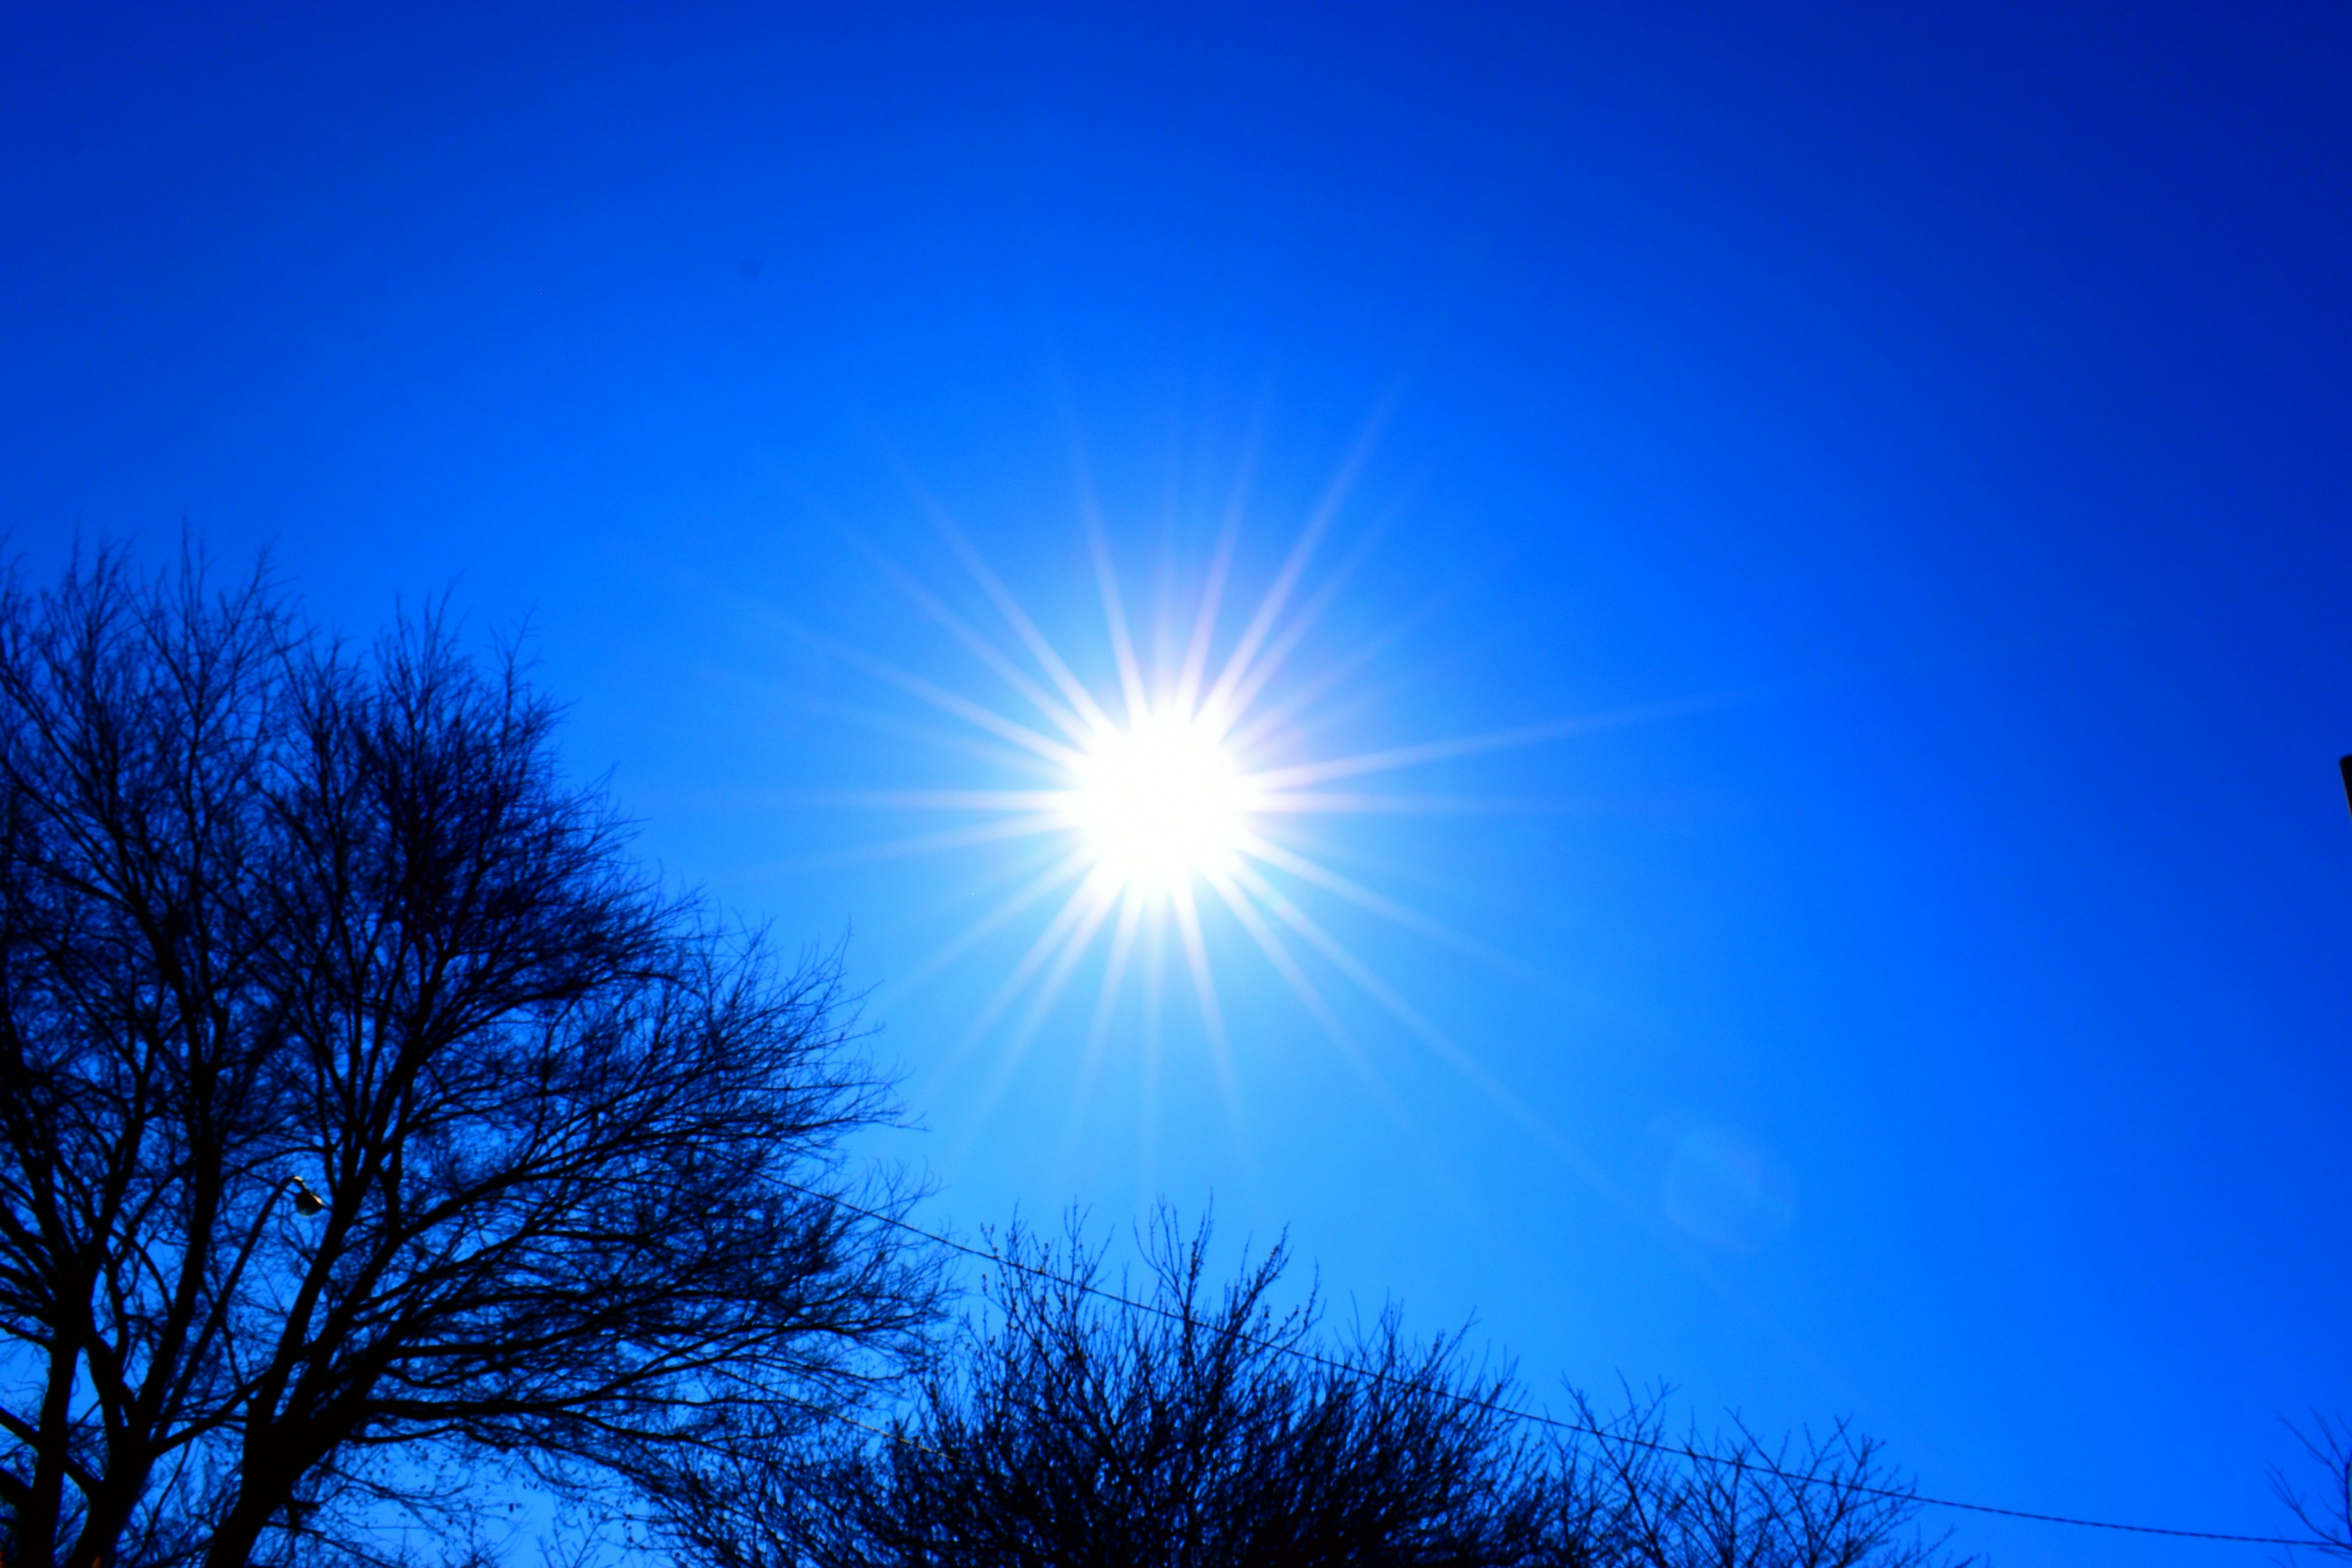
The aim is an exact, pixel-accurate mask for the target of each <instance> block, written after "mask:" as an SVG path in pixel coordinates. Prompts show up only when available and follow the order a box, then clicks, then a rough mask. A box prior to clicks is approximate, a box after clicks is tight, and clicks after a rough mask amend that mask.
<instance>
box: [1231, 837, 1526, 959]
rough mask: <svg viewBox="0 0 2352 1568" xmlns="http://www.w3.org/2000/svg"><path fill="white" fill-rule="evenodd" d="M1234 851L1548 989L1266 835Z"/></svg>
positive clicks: (1479, 946)
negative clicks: (1277, 868) (1238, 851)
mask: <svg viewBox="0 0 2352 1568" xmlns="http://www.w3.org/2000/svg"><path fill="white" fill-rule="evenodd" d="M1236 847H1238V848H1239V849H1240V850H1241V852H1242V853H1243V854H1244V855H1247V856H1250V857H1252V858H1255V859H1259V860H1263V861H1265V863H1266V864H1268V865H1271V866H1276V867H1279V868H1282V869H1283V870H1285V871H1287V872H1289V873H1290V874H1291V875H1293V876H1295V877H1297V878H1298V879H1301V880H1302V881H1307V882H1312V883H1313V884H1314V885H1315V886H1317V887H1318V888H1321V889H1323V890H1324V891H1326V892H1329V893H1337V894H1338V895H1339V897H1341V898H1343V899H1345V900H1348V901H1349V903H1352V904H1354V905H1356V906H1357V907H1358V908H1360V909H1363V910H1370V912H1371V913H1373V914H1376V915H1378V916H1380V917H1381V919H1382V920H1386V921H1392V922H1394V923H1395V924H1397V925H1400V926H1402V927H1403V928H1404V929H1405V930H1407V931H1412V932H1413V933H1414V934H1416V935H1419V936H1424V937H1427V938H1429V939H1430V940H1431V941H1432V942H1441V943H1443V944H1444V945H1445V946H1447V947H1450V948H1452V949H1453V950H1454V952H1459V953H1461V954H1463V955H1464V956H1465V957H1468V958H1475V959H1476V960H1477V961H1478V962H1479V963H1484V964H1486V965H1487V966H1488V967H1489V968H1492V969H1495V970H1497V971H1499V972H1500V973H1505V974H1508V975H1510V976H1512V977H1513V978H1514V979H1518V980H1531V981H1534V982H1536V983H1537V984H1541V985H1545V986H1547V987H1549V985H1550V983H1551V982H1550V977H1549V975H1546V974H1545V973H1543V972H1542V971H1541V970H1539V969H1538V968H1536V967H1535V966H1534V965H1533V964H1530V963H1522V962H1521V961H1519V960H1518V959H1516V958H1513V957H1512V956H1511V955H1510V954H1509V953H1507V952H1503V951H1501V950H1500V949H1498V948H1494V947H1489V946H1488V945H1487V944H1486V943H1485V942H1480V941H1478V940H1477V939H1476V938H1475V937H1470V936H1465V935H1464V934H1463V933H1462V932H1460V931H1455V930H1454V928H1453V927H1452V926H1449V925H1447V924H1446V923H1445V922H1444V921H1438V920H1433V919H1432V918H1430V917H1429V916H1427V915H1425V914H1423V913H1422V912H1421V911H1420V910H1416V909H1414V908H1413V907H1412V905H1410V904H1408V903H1405V902H1403V901H1402V900H1397V899H1391V898H1390V897H1389V896H1388V895H1386V894H1385V893H1381V892H1377V891H1375V890H1374V889H1370V888H1367V887H1365V886H1364V885H1363V884H1362V883H1361V882H1359V881H1357V880H1355V879H1353V878H1349V877H1343V876H1341V875H1340V874H1339V872H1337V871H1334V870H1332V869H1331V868H1329V867H1328V866H1326V865H1324V864H1322V863H1321V862H1320V861H1318V860H1316V859H1314V858H1310V857H1308V856H1306V855H1302V854H1300V853H1299V852H1298V851H1297V850H1296V849H1293V848H1291V847H1288V846H1286V845H1283V844H1277V843H1276V842H1275V841H1274V840H1273V839H1271V838H1268V837H1265V835H1264V834H1253V835H1250V836H1249V837H1247V838H1246V839H1244V840H1243V841H1241V842H1240V843H1239V844H1238V845H1237V846H1236Z"/></svg>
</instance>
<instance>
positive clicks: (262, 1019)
mask: <svg viewBox="0 0 2352 1568" xmlns="http://www.w3.org/2000/svg"><path fill="white" fill-rule="evenodd" d="M554 719H555V711H554V709H553V708H552V706H551V704H550V703H549V701H548V700H546V699H545V698H543V697H542V696H541V695H539V694H538V693H537V692H535V691H534V690H533V689H531V687H530V684H529V682H528V681H527V680H526V679H525V678H524V675H523V672H522V670H521V669H520V668H519V667H518V665H517V663H516V662H515V660H514V659H513V658H512V657H510V656H509V657H506V658H502V659H500V660H499V661H497V662H494V663H493V664H491V665H489V666H487V667H484V666H480V665H477V664H475V663H473V662H470V661H469V660H467V658H464V657H462V656H461V654H460V653H459V652H458V650H457V648H456V647H455V646H454V645H453V642H452V639H451V637H450V636H449V635H448V634H447V632H446V629H445V628H444V627H443V626H442V625H441V624H439V623H438V622H437V621H436V620H435V619H433V618H432V617H427V618H426V619H425V620H424V621H423V622H421V623H416V624H411V625H406V626H402V627H401V628H400V629H398V630H396V631H394V632H393V633H392V634H390V635H389V636H387V637H385V638H383V640H382V641H381V642H379V643H378V644H376V645H375V646H374V647H373V649H371V650H367V651H364V652H359V653H354V652H353V651H352V650H350V649H348V648H344V647H340V646H337V645H334V644H332V643H329V642H325V641H322V640H321V639H320V638H319V637H317V636H316V635H315V634H313V633H312V632H310V630H309V629H308V628H307V627H305V626H303V625H302V624H301V623H300V622H299V618H298V617H297V616H295V615H294V613H293V612H292V611H291V610H290V608H289V605H287V603H286V601H285V600H284V598H283V597H282V596H281V595H279V594H278V593H277V592H276V591H274V590H273V589H272V587H271V586H270V584H268V581H267V580H266V578H265V577H263V576H262V575H260V574H257V575H256V576H255V577H253V578H252V579H250V580H248V581H247V582H245V583H243V584H241V585H239V586H236V588H234V589H232V590H231V591H228V592H226V593H215V592H213V591H212V590H211V589H210V588H208V586H207V584H206V582H205V574H204V573H203V572H202V570H201V569H200V568H199V567H197V566H194V565H191V564H187V563H183V565H182V567H181V569H180V570H179V571H178V572H177V573H176V574H163V575H158V576H154V577H145V576H142V575H141V574H138V573H137V572H135V571H134V570H133V569H132V568H131V565H130V564H129V563H127V562H126V561H125V560H124V559H123V558H122V557H121V555H119V554H103V555H101V556H100V558H99V559H98V560H97V561H95V562H94V563H85V564H81V565H78V566H77V567H76V568H75V569H74V570H72V571H71V572H69V573H68V574H67V576H66V577H65V579H64V580H63V582H62V583H61V584H60V585H58V587H57V588H56V589H55V590H53V591H50V592H47V593H39V594H36V593H32V592H29V591H27V590H26V588H25V587H24V586H23V585H22V584H21V583H20V582H17V581H15V580H12V581H11V582H10V583H9V584H7V585H6V587H5V591H4V592H0V1515H5V1523H6V1529H7V1537H6V1546H5V1550H6V1561H7V1562H8V1563H9V1564H10V1565H11V1568H50V1565H51V1564H53V1563H59V1562H63V1563H69V1564H71V1565H72V1568H98V1565H100V1564H112V1563H158V1564H160V1563H174V1562H180V1561H194V1560H195V1559H197V1558H201V1559H202V1560H203V1561H204V1562H205V1563H208V1564H212V1565H215V1568H230V1565H234V1564H241V1563H247V1562H251V1561H255V1560H257V1558H261V1559H278V1558H284V1557H287V1556H289V1554H310V1555H316V1554H318V1553H320V1552H329V1553H331V1552H334V1551H337V1550H350V1551H364V1550H366V1549H367V1548H366V1542H367V1538H368V1531H369V1530H370V1528H371V1526H372V1525H373V1524H381V1523H383V1522H384V1521H386V1520H388V1519H392V1518H395V1517H397V1516H399V1515H400V1514H402V1513H403V1512H405V1513H408V1514H410V1515H413V1516H415V1517H417V1518H421V1519H425V1520H426V1521H438V1522H440V1523H442V1524H445V1525H447V1526H449V1527H451V1528H456V1527H457V1526H458V1525H460V1524H462V1522H463V1521H464V1519H465V1518H466V1516H467V1515H468V1514H469V1513H470V1512H472V1511H474V1510H477V1509H478V1506H479V1505H480V1504H481V1502H482V1501H483V1500H484V1495H485V1494H484V1489H482V1487H481V1486H480V1485H479V1484H478V1480H477V1479H475V1478H473V1477H472V1476H471V1475H469V1473H468V1469H467V1467H470V1466H474V1465H476V1464H478V1463H479V1462H481V1461H485V1460H488V1461H491V1462H495V1463H498V1464H501V1465H504V1466H507V1467H509V1468H512V1469H517V1470H521V1471H527V1472H528V1473H529V1474H530V1475H531V1476H533V1477H535V1478H536V1479H537V1480H538V1481H540V1482H541V1483H542V1484H544V1485H547V1486H549V1487H551V1488H554V1489H557V1490H559V1491H564V1490H570V1491H573V1492H586V1491H590V1490H593V1489H598V1488H607V1487H612V1486H621V1487H630V1486H635V1485H637V1484H639V1483H640V1482H642V1481H643V1480H644V1479H646V1478H647V1477H650V1476H657V1475H665V1474H667V1473H669V1472H670V1471H672V1470H673V1469H675V1468H676V1464H677V1461H676V1459H675V1458H674V1456H675V1454H676V1453H677V1451H678V1450H680V1449H690V1448H692V1447H696V1446H697V1445H698V1444H702V1443H706V1442H709V1441H711V1440H713V1438H714V1436H716V1435H719V1434H721V1433H724V1432H725V1431H727V1430H729V1429H730V1428H731V1427H732V1426H735V1425H738V1424H739V1422H738V1419H737V1414H738V1413H739V1412H742V1411H745V1410H749V1409H754V1408H768V1407H772V1406H774V1405H777V1404H778V1402H780V1401H782V1402H784V1403H785V1405H786V1406H787V1407H791V1408H804V1407H806V1408H816V1409H825V1410H835V1409H840V1408H844V1407H845V1406H846V1405H849V1404H852V1403H855V1402H856V1400H857V1399H858V1398H859V1397H860V1394H861V1391H863V1390H865V1389H866V1388H868V1387H870V1386H872V1385H874V1384H876V1383H877V1381H878V1380H884V1379H887V1378H888V1377H889V1376H891V1375H893V1373H895V1371H896V1370H897V1369H898V1367H900V1366H901V1365H902V1364H903V1363H904V1360H905V1358H906V1357H907V1356H908V1355H910V1354H912V1353H913V1352H915V1351H916V1350H917V1348H918V1341H919V1333H920V1331H921V1330H922V1328H923V1326H924V1324H925V1322H926V1321H927V1320H928V1317H929V1312H930V1310H931V1305H932V1300H933V1293H932V1282H931V1279H930V1276H929V1273H928V1271H927V1268H926V1266H925V1265H924V1264H923V1263H922V1261H921V1260H920V1258H916V1257H913V1256H911V1255H909V1254H908V1253H907V1252H905V1251H904V1250H903V1248H901V1247H899V1246H898V1244H897V1242H896V1240H895V1239H894V1235H895V1233H893V1232H892V1231H891V1230H890V1229H889V1228H888V1227H887V1226H883V1225H881V1224H879V1223H877V1222H876V1221H873V1220H868V1219H864V1218H860V1217H859V1216H858V1214H857V1212H856V1211H854V1210H851V1209H848V1208H845V1207H842V1206H839V1205H836V1204H835V1203H834V1202H832V1201H829V1200H830V1198H831V1197H832V1196H834V1195H838V1194H853V1193H854V1194H856V1196H857V1198H858V1206H859V1208H860V1209H862V1210H866V1211H868V1212H873V1213H884V1214H887V1213H889V1212H892V1211H893V1208H894V1205H896V1204H897V1203H898V1202H899V1201H901V1200H900V1198H899V1197H898V1196H896V1195H894V1194H893V1192H892V1191H891V1190H889V1189H888V1188H887V1185H883V1184H877V1182H876V1180H875V1179H873V1178H859V1177H857V1176H856V1174H855V1173H854V1172H853V1171H852V1169H851V1167H850V1166H849V1165H848V1163H846V1160H845V1156H844V1154H843V1153H842V1151H841V1148H840V1141H841V1139H842V1138H843V1137H844V1135H845V1134H846V1133H848V1132H850V1131H854V1130H856V1129H857V1128H860V1127H863V1126H866V1125H869V1124H871V1123H873V1122H875V1121H877V1120H878V1119H881V1118H883V1117H884V1116H886V1114H887V1110H888V1107H887V1100H886V1097H885V1092H884V1086H883V1085H881V1084H880V1083H879V1082H878V1081H877V1079H875V1077H874V1076H873V1075H872V1073H871V1072H870V1070H869V1069H868V1068H866V1066H865V1065H864V1063H863V1059H862V1058H861V1057H860V1056H859V1055H858V1054H857V1053H856V1050H855V1049H854V1048H853V1044H854V1042H852V1040H851V1039H850V1038H849V1037H848V1036H847V1034H846V1033H845V1029H846V1025H847V1019H846V1016H845V1011H844V1008H843V1005H842V1001H841V998H840V995H839V993H838V991H837V988H836V982H835V970H834V968H833V967H832V966H831V965H829V964H827V963H803V964H801V965H798V966H790V965H783V964H780V963H777V962H776V960H775V959H774V958H773V957H772V955H771V954H769V953H768V952H766V951H765V949H764V948H763V947H762V945H761V942H759V941H758V940H756V939H755V938H753V937H751V936H750V935H747V934H745V933H742V932H740V931H730V930H729V929H727V928H725V927H723V926H722V925H721V924H719V922H718V921H715V920H714V919H713V918H712V917H711V916H710V915H709V913H708V912H707V910H705V909H704V908H703V907H702V906H700V905H699V904H698V903H696V902H694V901H693V900H683V899H678V898H674V897H671V896H668V895H666V894H665V893H663V892H662V891H661V890H660V889H658V888H657V886H656V884H655V882H654V881H653V880H652V879H651V878H650V877H649V876H648V875H647V874H646V872H645V871H643V870H642V869H641V868H639V867H638V866H637V865H636V864H635V862H634V861H633V860H632V859H631V858H630V856H629V854H628V851H627V844H626V834H625V829H624V825H623V824H621V823H620V822H619V821H618V820H617V819H616V818H615V817H614V815H613V814H612V812H611V810H610V808H609V807H608V806H607V805H605V804H604V801H603V799H602V798H601V797H600V796H599V795H598V794H596V793H595V792H594V791H593V790H590V789H585V788H582V787H579V786H576V785H573V784H568V783H566V782H565V781H564V779H563V777H562V774H561V773H560V772H559V770H558V768H557V765H556V761H555V756H554V752H553V749H552V742H551V735H552V726H553V722H554Z"/></svg>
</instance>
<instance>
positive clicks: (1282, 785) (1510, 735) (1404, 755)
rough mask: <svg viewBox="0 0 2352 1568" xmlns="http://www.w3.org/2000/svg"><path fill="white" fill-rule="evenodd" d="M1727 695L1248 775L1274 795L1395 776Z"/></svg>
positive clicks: (1660, 716) (1695, 708)
mask: <svg viewBox="0 0 2352 1568" xmlns="http://www.w3.org/2000/svg"><path fill="white" fill-rule="evenodd" d="M1730 700H1731V699H1730V698H1729V697H1728V696H1722V695H1717V696H1708V697H1685V698H1677V699H1675V700H1672V701H1667V702H1648V703H1643V704H1641V705H1639V706H1636V707H1632V708H1619V709H1613V710H1610V711H1608V712H1604V713H1589V714H1582V715H1579V716H1578V717H1576V718H1572V719H1548V720H1545V721H1542V722H1540V723H1535V724H1517V725H1513V726H1511V727H1510V728H1508V729H1503V730H1486V731H1481V732H1479V733H1477V734H1474V735H1456V736H1454V737H1452V738H1450V739H1447V740H1443V741H1424V742H1421V743H1419V744H1417V745H1411V746H1391V747H1390V748H1388V749H1387V750H1385V751H1379V752H1362V753H1360V754H1359V755H1357V756H1352V757H1334V758H1332V759H1330V760H1328V761H1326V762H1319V763H1298V764H1297V765H1296V766H1292V767H1286V768H1274V769H1270V770H1269V771H1267V772H1265V773H1253V774H1251V775H1249V782H1250V784H1252V785H1253V786H1255V788H1257V789H1259V790H1261V791H1265V792H1269V793H1270V792H1273V791H1277V790H1286V789H1296V788H1298V787H1300V786H1302V785H1306V784H1328V783H1330V782H1331V781H1332V780H1334V779H1350V778H1362V777H1364V776H1366V775H1367V774H1370V773H1393V772H1395V771H1396V770H1397V769H1400V768H1413V767H1420V766H1423V764H1425V763H1442V762H1449V761H1451V760H1453V759H1454V758H1455V757H1468V756H1475V755H1476V754H1478V753H1479V752H1502V751H1509V750H1512V749H1513V748H1516V747H1519V746H1532V745H1536V744H1538V743H1539V742H1545V741H1558V740H1564V739H1566V738H1567V737H1569V736H1570V735H1588V734H1591V733H1593V732H1595V731H1601V730H1613V729H1618V728H1621V727H1622V726H1624V725H1628V724H1644V723H1652V722H1655V721H1659V720H1664V719H1678V718H1680V717H1682V716H1683V715H1684V714H1686V713H1696V712H1701V711H1703V710H1706V709H1709V708H1716V707H1720V706H1721V705H1723V704H1724V703H1726V702H1728V701H1730Z"/></svg>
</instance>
